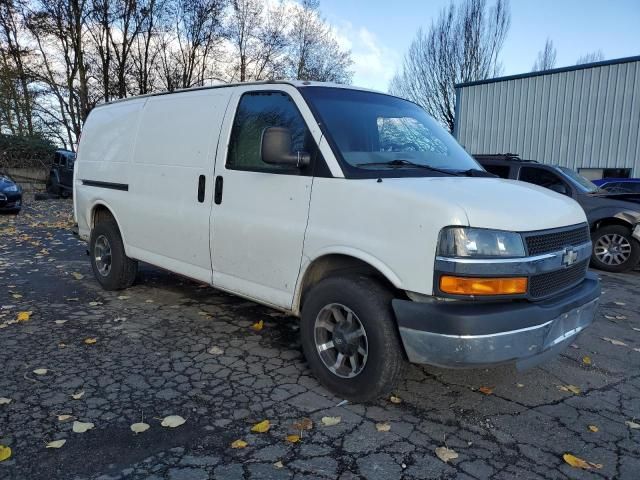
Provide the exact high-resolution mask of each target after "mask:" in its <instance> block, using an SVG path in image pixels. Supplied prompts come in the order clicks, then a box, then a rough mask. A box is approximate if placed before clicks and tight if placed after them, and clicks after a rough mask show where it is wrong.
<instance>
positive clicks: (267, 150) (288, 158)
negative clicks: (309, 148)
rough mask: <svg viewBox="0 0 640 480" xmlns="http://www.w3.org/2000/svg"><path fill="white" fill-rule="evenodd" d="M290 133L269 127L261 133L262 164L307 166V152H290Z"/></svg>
mask: <svg viewBox="0 0 640 480" xmlns="http://www.w3.org/2000/svg"><path fill="white" fill-rule="evenodd" d="M292 143H293V142H292V141H291V131H290V130H289V129H288V128H284V127H269V128H265V129H264V131H263V132H262V142H261V144H260V155H261V157H262V161H263V162H264V163H268V164H270V165H287V166H290V167H297V168H302V167H306V166H307V165H309V163H310V162H311V157H310V156H309V154H308V153H307V152H295V153H292V152H291V146H292Z"/></svg>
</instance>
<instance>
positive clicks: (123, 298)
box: [118, 295, 130, 300]
mask: <svg viewBox="0 0 640 480" xmlns="http://www.w3.org/2000/svg"><path fill="white" fill-rule="evenodd" d="M129 298H130V297H129V295H119V296H118V300H128V299H129Z"/></svg>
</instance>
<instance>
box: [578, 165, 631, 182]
mask: <svg viewBox="0 0 640 480" xmlns="http://www.w3.org/2000/svg"><path fill="white" fill-rule="evenodd" d="M578 173H579V174H580V175H582V176H583V177H585V178H588V179H589V180H600V179H601V178H629V177H631V169H630V168H579V169H578Z"/></svg>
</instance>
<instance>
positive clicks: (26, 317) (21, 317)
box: [17, 312, 31, 322]
mask: <svg viewBox="0 0 640 480" xmlns="http://www.w3.org/2000/svg"><path fill="white" fill-rule="evenodd" d="M29 318H31V312H19V313H18V318H17V320H18V321H19V322H26V321H27V320H29Z"/></svg>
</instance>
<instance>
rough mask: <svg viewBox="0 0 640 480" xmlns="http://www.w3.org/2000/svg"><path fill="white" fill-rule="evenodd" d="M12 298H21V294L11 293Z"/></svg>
mask: <svg viewBox="0 0 640 480" xmlns="http://www.w3.org/2000/svg"><path fill="white" fill-rule="evenodd" d="M11 296H12V297H13V298H15V299H16V300H17V299H19V298H22V295H20V294H19V293H14V294H13V295H11Z"/></svg>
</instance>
